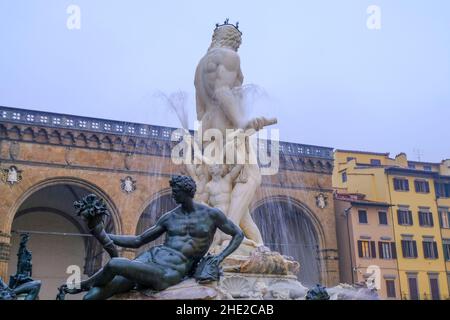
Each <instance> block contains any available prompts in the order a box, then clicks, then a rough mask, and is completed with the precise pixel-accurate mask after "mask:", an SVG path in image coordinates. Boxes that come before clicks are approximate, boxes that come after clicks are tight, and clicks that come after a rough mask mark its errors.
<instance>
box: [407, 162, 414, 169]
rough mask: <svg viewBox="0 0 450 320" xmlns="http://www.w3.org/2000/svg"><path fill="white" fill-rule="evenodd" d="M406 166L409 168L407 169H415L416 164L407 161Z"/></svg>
mask: <svg viewBox="0 0 450 320" xmlns="http://www.w3.org/2000/svg"><path fill="white" fill-rule="evenodd" d="M408 168H409V169H415V168H416V165H415V164H412V163H408Z"/></svg>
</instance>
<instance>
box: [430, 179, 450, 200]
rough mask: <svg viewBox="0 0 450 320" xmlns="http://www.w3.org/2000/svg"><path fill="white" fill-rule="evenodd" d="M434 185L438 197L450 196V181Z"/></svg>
mask: <svg viewBox="0 0 450 320" xmlns="http://www.w3.org/2000/svg"><path fill="white" fill-rule="evenodd" d="M434 186H435V189H436V196H437V197H438V198H450V183H443V182H436V183H435V185H434Z"/></svg>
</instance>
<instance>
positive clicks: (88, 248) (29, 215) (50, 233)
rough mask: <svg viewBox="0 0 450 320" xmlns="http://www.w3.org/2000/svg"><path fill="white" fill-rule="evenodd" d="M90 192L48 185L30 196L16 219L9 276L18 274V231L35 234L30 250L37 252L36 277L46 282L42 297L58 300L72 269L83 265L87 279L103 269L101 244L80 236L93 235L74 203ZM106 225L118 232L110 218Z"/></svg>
mask: <svg viewBox="0 0 450 320" xmlns="http://www.w3.org/2000/svg"><path fill="white" fill-rule="evenodd" d="M90 193H92V191H90V190H88V189H86V188H82V187H79V186H77V185H74V184H58V185H53V186H48V187H45V188H42V189H40V190H38V191H36V192H35V193H33V194H32V195H30V196H29V197H28V198H27V199H26V200H25V201H24V203H23V204H22V205H21V206H20V208H19V210H18V211H17V213H16V215H15V217H14V221H13V224H12V231H13V232H12V235H13V237H12V252H11V261H10V267H9V273H10V274H14V273H15V271H16V260H17V259H16V257H15V254H16V251H17V249H16V248H17V247H18V243H19V234H18V232H19V231H31V233H30V236H31V237H30V241H29V247H30V249H31V250H32V252H33V272H34V277H35V278H36V279H40V280H42V281H43V287H42V289H41V298H54V296H55V292H56V287H54V286H55V285H56V282H58V281H61V280H63V277H64V278H67V277H68V276H69V275H68V274H66V269H67V267H68V266H70V265H77V266H79V267H80V270H81V272H82V274H83V275H84V276H90V275H92V274H93V273H95V272H96V271H97V270H98V269H100V268H101V266H102V262H103V255H104V251H103V249H102V247H101V245H100V244H99V243H98V242H97V241H96V240H95V239H94V238H93V237H85V236H80V235H77V234H86V235H88V234H89V232H88V230H87V228H86V224H85V222H84V221H82V219H81V218H80V217H78V216H77V215H76V214H75V209H74V207H73V203H74V201H76V200H79V199H81V198H82V197H84V196H86V195H87V194H90ZM105 223H106V229H107V231H108V232H114V229H115V228H114V223H113V220H112V218H111V217H107V218H106V221H105ZM33 232H35V233H33ZM54 233H57V234H54ZM59 233H66V234H70V235H60V234H59ZM59 285H60V284H59ZM47 291H48V292H47ZM47 295H48V296H47Z"/></svg>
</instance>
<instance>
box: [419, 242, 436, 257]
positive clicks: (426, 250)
mask: <svg viewBox="0 0 450 320" xmlns="http://www.w3.org/2000/svg"><path fill="white" fill-rule="evenodd" d="M422 244H423V255H424V257H425V259H437V258H439V256H438V250H437V243H436V241H434V240H431V239H430V240H424V241H423V242H422Z"/></svg>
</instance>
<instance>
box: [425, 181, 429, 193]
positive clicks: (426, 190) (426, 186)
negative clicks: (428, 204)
mask: <svg viewBox="0 0 450 320" xmlns="http://www.w3.org/2000/svg"><path fill="white" fill-rule="evenodd" d="M425 192H426V193H429V192H430V184H429V183H428V181H427V182H426V183H425Z"/></svg>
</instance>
